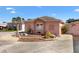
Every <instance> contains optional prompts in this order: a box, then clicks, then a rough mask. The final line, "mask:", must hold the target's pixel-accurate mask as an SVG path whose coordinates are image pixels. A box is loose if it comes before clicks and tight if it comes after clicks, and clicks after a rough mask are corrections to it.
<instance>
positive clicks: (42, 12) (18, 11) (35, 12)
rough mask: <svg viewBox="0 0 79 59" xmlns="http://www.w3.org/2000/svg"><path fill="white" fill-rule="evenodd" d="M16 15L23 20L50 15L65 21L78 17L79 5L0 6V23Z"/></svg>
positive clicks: (8, 20)
mask: <svg viewBox="0 0 79 59" xmlns="http://www.w3.org/2000/svg"><path fill="white" fill-rule="evenodd" d="M18 16H20V17H22V18H25V20H27V19H28V18H30V19H33V18H37V17H41V16H51V17H55V18H57V19H61V20H62V21H66V20H68V19H69V18H74V19H77V18H79V6H0V23H2V22H4V21H5V22H10V21H11V19H12V18H13V17H18Z"/></svg>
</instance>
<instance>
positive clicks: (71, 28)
mask: <svg viewBox="0 0 79 59" xmlns="http://www.w3.org/2000/svg"><path fill="white" fill-rule="evenodd" d="M67 33H69V34H72V35H76V36H77V35H78V36H79V22H72V23H69V24H68V32H67Z"/></svg>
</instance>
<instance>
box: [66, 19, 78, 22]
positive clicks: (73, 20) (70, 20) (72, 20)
mask: <svg viewBox="0 0 79 59" xmlns="http://www.w3.org/2000/svg"><path fill="white" fill-rule="evenodd" d="M76 21H79V19H68V20H67V21H66V23H71V22H76Z"/></svg>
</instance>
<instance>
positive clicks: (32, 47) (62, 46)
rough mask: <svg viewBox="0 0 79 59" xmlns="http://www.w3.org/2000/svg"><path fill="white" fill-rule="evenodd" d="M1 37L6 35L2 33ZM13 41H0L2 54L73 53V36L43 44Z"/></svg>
mask: <svg viewBox="0 0 79 59" xmlns="http://www.w3.org/2000/svg"><path fill="white" fill-rule="evenodd" d="M4 33H5V32H4ZM7 34H9V33H6V35H7ZM10 34H12V33H10ZM0 35H4V34H3V33H1V34H0ZM6 35H5V36H6ZM5 36H4V37H5ZM11 40H12V39H11ZM11 40H7V38H6V40H2V39H0V52H1V53H73V40H72V36H71V35H62V36H61V37H57V38H55V40H53V41H42V42H17V41H11Z"/></svg>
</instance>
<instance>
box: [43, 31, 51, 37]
mask: <svg viewBox="0 0 79 59" xmlns="http://www.w3.org/2000/svg"><path fill="white" fill-rule="evenodd" d="M51 37H52V33H51V32H46V33H45V35H44V38H51Z"/></svg>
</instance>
